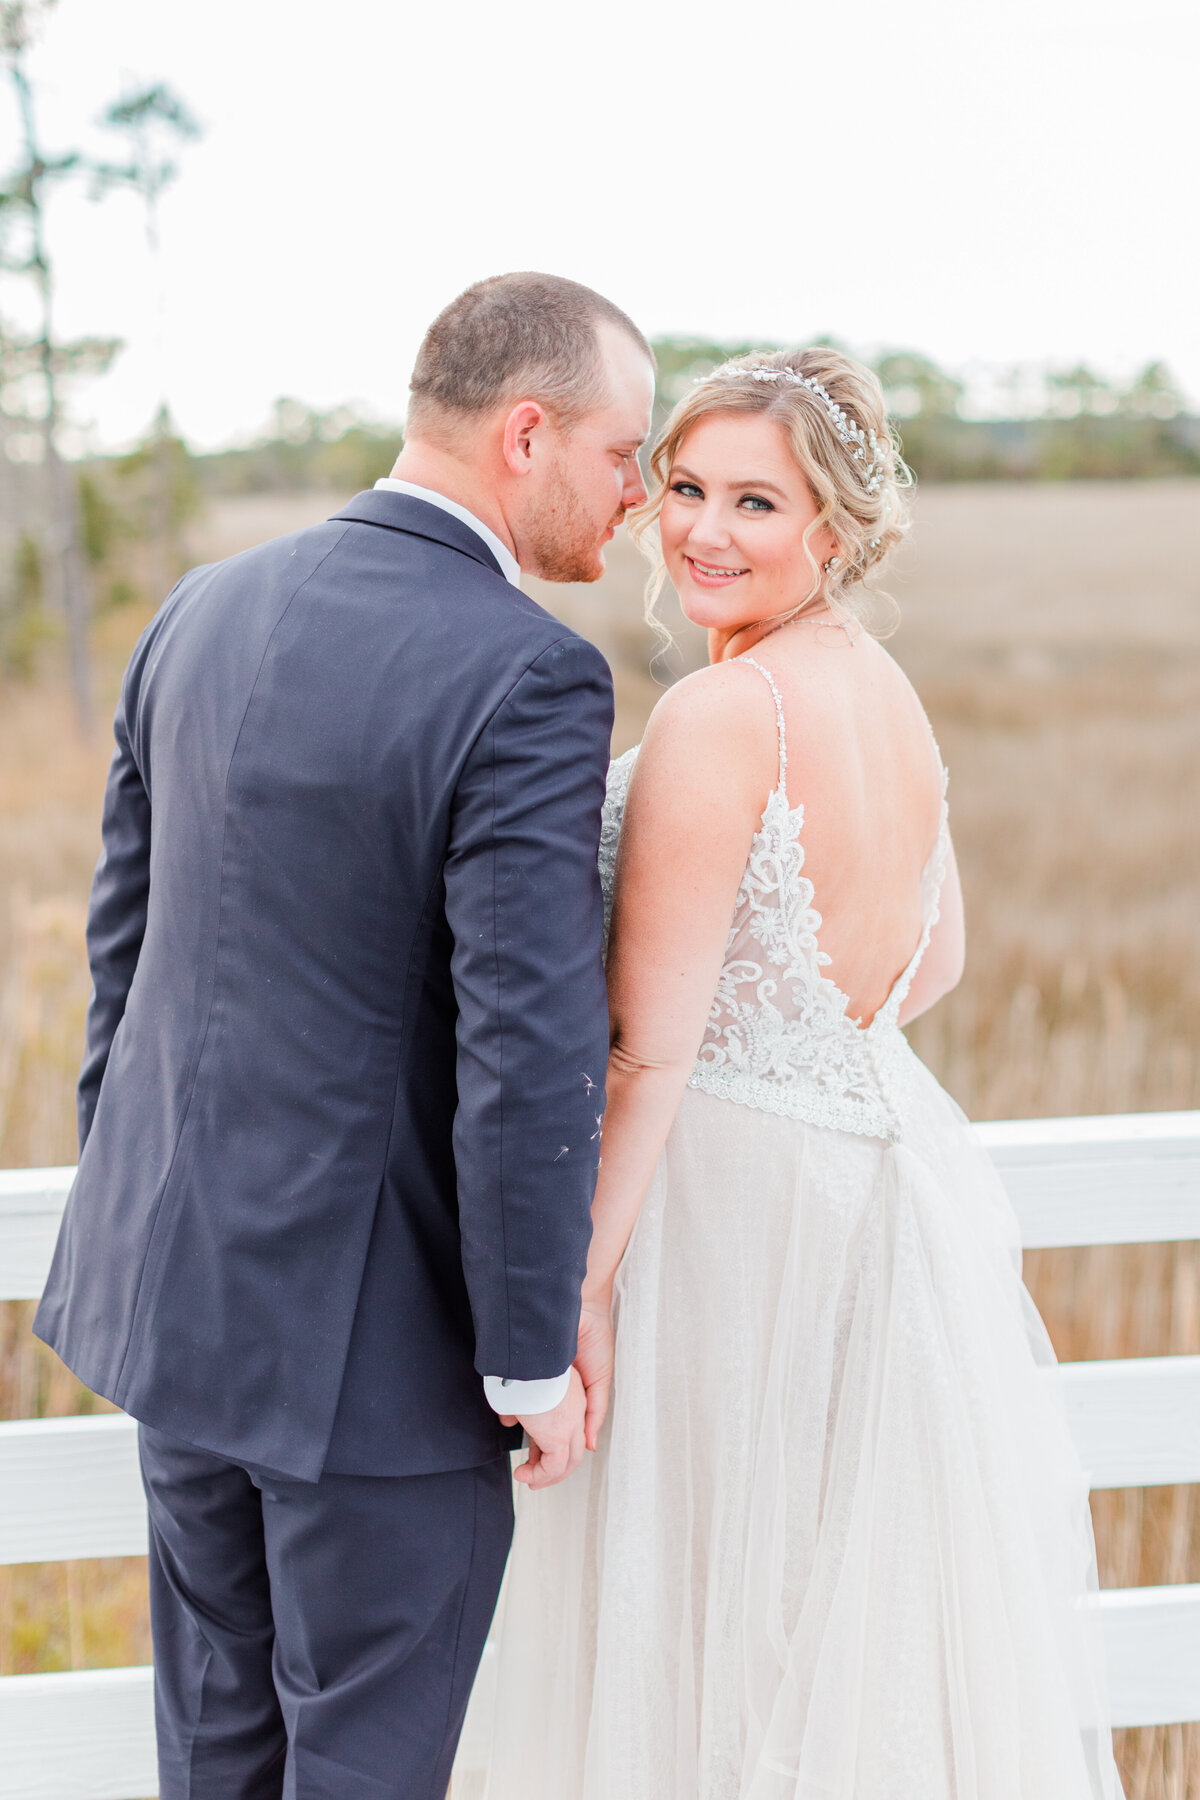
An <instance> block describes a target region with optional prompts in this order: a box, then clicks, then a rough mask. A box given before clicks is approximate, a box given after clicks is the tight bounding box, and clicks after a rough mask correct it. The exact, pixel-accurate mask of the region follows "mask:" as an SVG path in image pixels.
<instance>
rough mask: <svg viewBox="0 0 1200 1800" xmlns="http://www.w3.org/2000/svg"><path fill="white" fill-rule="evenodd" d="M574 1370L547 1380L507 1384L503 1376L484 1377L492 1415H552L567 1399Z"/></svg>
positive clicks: (484, 1389)
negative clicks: (496, 1413) (549, 1413)
mask: <svg viewBox="0 0 1200 1800" xmlns="http://www.w3.org/2000/svg"><path fill="white" fill-rule="evenodd" d="M570 1385H571V1371H570V1369H565V1370H564V1371H563V1373H562V1374H561V1375H550V1376H547V1378H546V1379H545V1380H544V1381H508V1380H506V1379H505V1377H504V1376H503V1375H485V1376H484V1378H483V1391H484V1394H485V1396H486V1397H487V1403H488V1405H489V1406H490V1407H491V1409H492V1411H493V1412H498V1413H515V1414H516V1415H517V1416H518V1417H519V1418H524V1417H525V1416H526V1415H527V1414H529V1413H544V1412H553V1411H554V1408H555V1407H556V1406H560V1405H561V1404H562V1402H563V1401H564V1400H565V1399H566V1397H567V1389H568V1388H569V1387H570Z"/></svg>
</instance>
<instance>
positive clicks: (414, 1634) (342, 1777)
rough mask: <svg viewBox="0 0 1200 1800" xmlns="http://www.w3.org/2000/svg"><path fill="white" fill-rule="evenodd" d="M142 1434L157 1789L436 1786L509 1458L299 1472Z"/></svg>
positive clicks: (506, 1537)
mask: <svg viewBox="0 0 1200 1800" xmlns="http://www.w3.org/2000/svg"><path fill="white" fill-rule="evenodd" d="M140 1441H141V1457H142V1478H143V1481H144V1484H145V1488H146V1498H147V1501H148V1504H149V1509H150V1607H151V1616H152V1623H153V1631H154V1650H155V1709H156V1718H157V1728H158V1758H159V1796H160V1800H444V1797H445V1793H446V1788H447V1785H448V1783H449V1780H450V1768H451V1764H452V1763H453V1760H454V1752H455V1748H456V1746H457V1744H458V1738H459V1733H460V1732H461V1730H462V1722H463V1715H464V1713H465V1711H466V1706H467V1700H468V1698H469V1697H470V1692H471V1684H472V1681H473V1679H474V1676H475V1670H476V1667H477V1666H478V1663H479V1658H480V1655H481V1653H482V1651H483V1645H484V1640H485V1639H486V1637H487V1632H488V1626H489V1624H490V1623H491V1618H492V1613H493V1611H494V1610H495V1605H496V1597H497V1595H498V1594H499V1592H500V1581H501V1577H502V1575H503V1573H504V1563H505V1558H506V1557H507V1555H508V1548H509V1543H510V1540H511V1537H512V1518H513V1512H512V1477H511V1474H510V1472H509V1461H508V1458H507V1457H506V1456H505V1457H501V1458H500V1459H499V1460H498V1461H496V1462H490V1463H483V1464H481V1465H480V1466H479V1467H477V1468H473V1469H456V1470H453V1471H448V1472H441V1473H438V1474H433V1475H401V1476H387V1475H323V1476H322V1477H321V1479H320V1480H319V1481H316V1482H306V1481H293V1480H290V1479H289V1478H288V1477H286V1476H276V1475H270V1474H268V1473H266V1472H265V1471H264V1470H261V1469H257V1470H256V1469H248V1468H245V1467H242V1466H241V1465H239V1464H237V1463H232V1462H227V1461H225V1460H224V1459H223V1458H221V1457H217V1456H212V1455H210V1454H209V1452H207V1451H204V1450H197V1449H194V1448H193V1447H192V1446H191V1445H189V1444H182V1443H179V1442H178V1441H177V1440H176V1439H174V1438H170V1437H167V1436H166V1435H165V1434H164V1433H162V1432H160V1431H154V1430H152V1429H151V1428H150V1427H148V1426H142V1428H141V1433H140Z"/></svg>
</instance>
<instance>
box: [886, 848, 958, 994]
mask: <svg viewBox="0 0 1200 1800" xmlns="http://www.w3.org/2000/svg"><path fill="white" fill-rule="evenodd" d="M965 955H966V927H965V924H964V921H963V897H962V883H961V882H960V881H959V878H958V864H957V862H956V861H955V858H954V846H953V844H951V846H950V853H949V855H948V856H947V858H946V872H945V875H944V876H943V878H942V892H941V896H940V899H939V902H938V922H937V924H936V925H935V926H934V928H933V932H932V934H931V936H930V939H929V945H928V948H927V949H926V951H925V954H924V956H923V957H922V958H921V966H920V967H919V968H918V970H917V973H916V975H915V976H914V978H913V984H912V986H911V987H910V988H909V990H908V993H907V995H906V996H905V1000H904V1005H903V1006H902V1007H901V1008H900V1023H901V1025H909V1024H911V1023H912V1021H913V1020H914V1019H917V1018H919V1017H920V1016H921V1014H922V1013H923V1012H928V1011H929V1008H930V1007H931V1006H933V1005H934V1004H935V1003H936V1002H937V1001H938V1000H940V999H941V998H942V996H943V994H948V993H949V992H950V990H951V988H955V987H957V986H958V984H959V982H960V981H961V980H962V972H963V960H964V957H965Z"/></svg>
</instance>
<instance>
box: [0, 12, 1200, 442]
mask: <svg viewBox="0 0 1200 1800" xmlns="http://www.w3.org/2000/svg"><path fill="white" fill-rule="evenodd" d="M34 68H35V72H36V75H37V78H38V82H39V87H40V104H41V114H42V121H43V126H44V135H45V137H46V138H47V140H48V142H49V144H50V145H51V147H52V148H56V149H57V148H65V147H67V146H72V145H75V144H78V143H81V142H86V143H89V144H90V146H91V147H92V148H99V147H100V145H101V142H102V134H99V133H97V132H96V131H95V129H94V121H95V120H96V118H97V117H98V115H99V114H100V112H101V110H102V109H103V107H104V105H105V104H106V103H107V102H108V101H109V100H110V99H112V98H114V97H115V96H116V95H117V94H118V93H119V92H120V91H121V89H122V88H123V87H125V88H128V87H129V86H131V85H133V84H135V83H141V82H143V81H147V80H154V79H164V80H166V81H168V82H170V83H171V84H172V85H173V86H174V87H176V88H177V89H178V90H179V91H180V93H181V94H182V95H183V96H184V98H185V99H186V100H187V102H188V103H189V105H190V106H191V108H192V109H193V111H194V112H195V113H197V114H198V115H199V117H200V118H201V119H202V121H203V123H204V126H205V136H204V139H203V141H202V142H200V143H199V144H196V145H194V146H192V147H190V148H187V149H185V151H184V152H183V156H182V173H181V176H180V179H179V181H178V183H177V184H176V186H175V187H174V188H173V189H172V190H171V192H170V193H169V194H168V196H167V198H166V200H165V202H164V215H163V227H164V237H165V246H166V249H165V268H166V275H167V283H168V293H169V309H170V310H169V353H168V376H169V395H170V401H171V405H172V407H173V409H174V412H175V415H176V417H177V419H178V421H179V423H180V425H181V427H182V429H183V430H184V432H185V433H186V434H187V435H188V437H189V438H191V439H192V440H193V441H194V442H195V443H197V444H200V445H203V446H208V445H215V444H219V443H223V442H227V441H229V440H231V439H233V438H235V437H237V436H239V435H240V436H245V435H247V434H248V433H250V432H252V431H253V430H255V429H256V428H257V427H259V426H260V425H261V424H262V423H263V422H264V421H265V419H266V416H267V413H268V410H269V407H270V404H271V402H272V401H273V400H274V399H275V398H276V396H278V395H281V394H290V395H295V396H298V397H299V398H301V399H303V400H305V401H307V402H309V403H310V404H313V405H316V406H322V407H324V406H331V405H334V404H336V403H338V402H340V401H343V400H347V399H354V400H358V401H359V402H361V403H363V404H364V405H365V406H367V407H368V408H369V409H370V410H371V411H372V412H374V413H375V414H377V415H379V416H381V417H384V418H393V419H394V418H398V417H399V416H401V415H402V412H403V408H404V398H405V391H406V387H407V378H408V373H409V369H410V366H411V362H412V357H413V353H414V351H415V349H416V345H417V343H418V341H419V338H420V335H421V332H422V329H423V327H424V326H425V324H426V323H427V322H428V321H429V319H430V318H431V317H432V316H433V315H434V313H435V312H436V311H437V310H438V309H439V307H440V306H442V305H443V304H444V303H445V302H446V301H447V300H448V299H450V298H451V297H452V295H453V294H455V293H456V292H457V291H458V290H459V289H460V288H462V287H463V286H465V285H466V284H467V283H468V282H469V281H471V280H474V279H476V278H477V277H479V276H481V275H486V274H492V273H495V272H497V271H499V270H502V269H509V268H542V269H551V270H554V271H557V272H559V273H562V274H566V275H571V276H574V277H576V278H577V279H579V280H582V281H586V282H588V283H590V284H592V285H593V286H596V287H599V288H601V289H602V290H603V291H604V292H605V293H607V294H609V295H611V296H612V298H613V299H615V300H617V301H618V302H619V303H620V304H621V305H623V306H625V307H626V308H627V309H628V310H629V311H630V312H631V313H632V314H633V315H634V317H635V318H636V319H637V320H638V322H639V323H640V324H641V325H642V326H643V327H644V328H645V329H646V330H647V332H649V333H650V334H654V333H661V332H671V331H676V332H688V333H695V334H703V335H710V334H711V335H716V336H728V337H741V336H747V337H750V338H754V337H761V338H763V339H793V340H803V339H805V338H806V337H809V336H813V335H816V334H818V333H821V332H832V333H834V334H835V335H837V336H838V337H840V338H842V339H845V340H846V341H848V342H849V343H851V344H852V345H857V346H861V347H863V348H873V347H876V346H879V345H896V346H905V347H915V348H918V349H922V350H925V351H927V352H929V353H930V354H931V355H933V356H935V357H936V358H938V359H939V360H942V361H944V362H947V363H949V364H950V365H952V366H955V367H958V368H964V367H966V366H967V365H970V364H985V365H986V364H1001V363H1008V362H1014V361H1023V360H1033V361H1042V360H1049V361H1057V362H1066V361H1074V360H1076V359H1079V358H1084V359H1086V360H1088V361H1091V362H1093V363H1094V364H1095V365H1097V366H1098V367H1100V368H1101V369H1103V370H1105V371H1107V372H1117V373H1119V372H1123V371H1126V370H1129V369H1130V368H1132V367H1133V366H1134V365H1136V364H1139V363H1140V362H1143V361H1145V360H1147V359H1148V358H1150V357H1159V356H1161V357H1164V358H1165V359H1166V360H1167V362H1168V363H1169V364H1170V365H1171V366H1172V368H1173V369H1174V370H1175V372H1176V374H1177V376H1178V377H1179V378H1180V379H1181V380H1182V382H1183V384H1184V386H1185V388H1186V389H1187V390H1188V391H1189V392H1190V394H1191V395H1192V396H1193V397H1197V396H1200V331H1198V329H1197V321H1198V319H1200V304H1198V299H1197V286H1198V283H1197V274H1198V267H1200V259H1198V252H1197V247H1196V233H1197V218H1196V205H1195V194H1196V174H1195V171H1196V161H1197V150H1196V142H1197V140H1196V122H1195V120H1196V109H1195V96H1196V91H1197V76H1198V74H1200V6H1197V4H1196V3H1195V0H1139V4H1137V5H1136V6H1130V5H1128V4H1127V0H1121V4H1115V3H1114V0H1007V3H1006V4H997V3H996V0H987V3H985V4H975V3H973V0H912V3H911V4H909V5H907V6H904V5H897V4H895V0H827V3H826V4H825V5H822V6H813V5H805V4H796V3H795V0H758V4H750V5H746V4H741V5H739V4H733V3H731V0H726V3H725V4H720V5H718V4H713V3H712V0H692V4H682V3H680V0H670V3H668V0H638V4H637V5H636V6H634V5H629V4H626V5H625V6H620V5H616V4H613V0H607V3H606V4H603V5H600V4H597V3H594V0H520V4H513V5H507V6H502V5H497V4H496V0H458V3H457V4H456V3H454V0H440V3H438V4H434V3H433V0H421V3H420V4H412V3H410V0H338V3H337V4H331V3H326V4H315V3H314V0H201V3H199V4H196V3H189V4H184V3H182V0H60V4H59V6H58V8H57V12H56V14H55V15H54V16H53V18H52V22H51V24H50V27H49V29H48V32H47V34H46V37H45V41H44V44H43V46H42V47H41V49H40V50H39V51H38V53H37V56H36V59H35V63H34ZM12 141H13V131H12V121H11V115H10V112H9V103H8V100H7V96H5V99H4V103H3V106H2V107H0V144H3V145H5V146H7V145H8V144H11V143H12ZM111 148H115V145H114V146H111ZM52 242H53V245H54V248H55V250H56V252H57V258H58V265H59V270H60V294H61V298H60V306H59V323H60V328H61V329H62V330H64V331H69V332H72V333H74V332H79V333H83V332H96V333H110V334H114V335H118V336H120V337H122V338H124V339H125V340H126V341H127V345H128V348H127V349H126V351H125V353H124V354H123V356H122V357H121V359H120V360H119V362H118V364H117V365H116V367H115V368H114V370H113V371H112V372H111V373H110V374H109V375H107V376H106V377H104V378H103V379H102V380H99V381H96V382H94V383H92V384H90V385H89V386H88V387H87V388H86V390H84V391H83V392H82V393H81V394H80V395H79V397H78V403H77V410H78V412H79V414H80V415H81V417H83V418H85V419H88V420H90V421H91V422H92V430H93V437H94V441H96V442H97V443H103V444H113V443H117V442H120V441H122V440H124V439H127V438H129V437H131V436H133V435H136V434H137V433H138V432H139V431H140V430H141V429H143V428H144V426H145V424H146V422H147V420H148V418H149V416H150V414H151V413H152V411H153V407H154V399H155V379H154V358H153V355H152V353H151V346H152V341H153V331H152V318H153V293H154V283H153V278H152V276H151V274H150V271H149V268H148V264H147V256H146V251H145V246H144V240H143V237H142V229H141V221H140V215H139V212H138V209H137V206H136V204H135V202H134V201H133V200H132V199H131V198H129V197H126V196H118V197H115V198H111V199H109V200H107V201H106V202H105V203H104V204H103V205H100V206H95V205H90V204H89V203H88V202H87V201H86V200H84V199H83V198H82V197H80V198H71V197H67V196H64V197H62V198H60V199H59V200H57V201H56V203H55V211H54V215H53V220H52ZM10 304H11V303H10Z"/></svg>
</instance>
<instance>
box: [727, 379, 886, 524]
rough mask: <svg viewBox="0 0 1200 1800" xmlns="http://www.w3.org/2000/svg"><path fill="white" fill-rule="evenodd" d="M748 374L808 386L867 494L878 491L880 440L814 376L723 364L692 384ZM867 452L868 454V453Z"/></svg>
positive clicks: (881, 473)
mask: <svg viewBox="0 0 1200 1800" xmlns="http://www.w3.org/2000/svg"><path fill="white" fill-rule="evenodd" d="M743 375H748V376H749V377H750V379H751V381H787V382H790V383H791V384H792V386H793V387H802V388H807V389H808V391H809V392H810V393H811V394H815V395H816V396H817V399H818V400H819V401H820V402H821V404H822V406H823V407H824V408H825V410H826V412H827V413H828V414H829V417H830V418H831V420H832V421H833V428H834V430H835V431H836V432H837V434H838V436H839V437H840V438H841V440H842V442H843V444H845V445H846V446H847V448H848V449H849V450H850V453H851V455H852V456H853V457H854V460H855V462H858V463H861V464H862V468H861V470H860V471H859V473H860V474H861V476H862V484H863V487H864V488H865V489H866V491H867V493H868V494H877V493H878V492H879V490H880V488H881V487H882V486H883V478H884V475H885V474H886V473H887V464H886V462H885V461H884V458H883V453H882V451H881V450H880V448H879V441H878V439H877V438H876V436H875V433H874V432H873V431H864V430H863V428H862V426H861V425H860V424H859V423H858V422H857V420H855V419H852V418H851V417H850V414H849V413H847V412H843V410H842V408H841V407H840V406H839V405H838V403H837V401H836V400H835V399H834V397H833V395H832V394H831V393H830V392H829V389H828V388H825V387H822V386H821V383H820V382H819V381H818V380H817V378H816V376H815V375H798V374H797V373H796V371H795V369H768V368H766V367H765V366H764V365H763V364H761V363H759V364H758V365H757V366H756V367H755V368H752V369H747V368H744V367H742V366H741V365H739V364H737V363H726V364H725V365H724V366H723V367H722V368H720V369H714V370H713V372H712V374H711V375H701V376H699V377H698V378H697V381H696V383H695V384H694V385H696V386H699V385H700V383H701V382H704V381H712V380H713V379H714V378H717V379H719V378H720V377H727V378H728V379H731V380H732V379H736V378H738V377H740V376H743ZM868 453H869V455H868Z"/></svg>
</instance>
